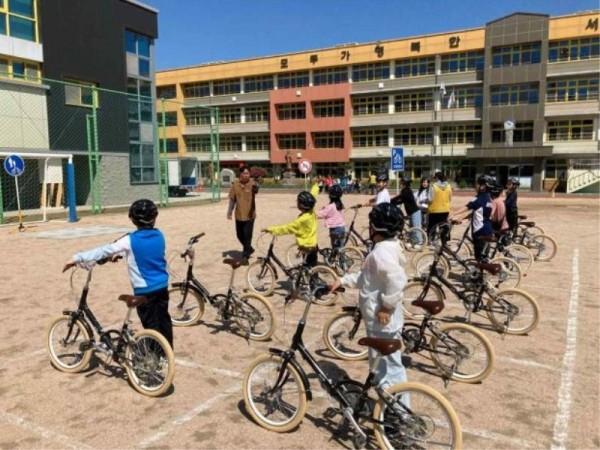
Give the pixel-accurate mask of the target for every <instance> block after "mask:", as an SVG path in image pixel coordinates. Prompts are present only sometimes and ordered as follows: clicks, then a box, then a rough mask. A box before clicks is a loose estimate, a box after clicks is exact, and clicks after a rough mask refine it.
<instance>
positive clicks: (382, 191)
mask: <svg viewBox="0 0 600 450" xmlns="http://www.w3.org/2000/svg"><path fill="white" fill-rule="evenodd" d="M375 181H376V185H375V186H376V188H377V195H375V197H373V198H372V199H371V200H369V201H368V202H367V203H365V205H364V206H373V205H379V204H380V203H389V202H390V193H389V192H388V190H387V185H388V182H389V181H390V176H389V175H388V173H387V170H386V171H385V172H379V173H378V174H377V178H376V180H375Z"/></svg>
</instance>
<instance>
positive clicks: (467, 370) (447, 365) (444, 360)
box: [429, 323, 494, 383]
mask: <svg viewBox="0 0 600 450" xmlns="http://www.w3.org/2000/svg"><path fill="white" fill-rule="evenodd" d="M436 328H437V331H438V332H439V334H435V333H434V334H433V336H432V338H431V341H430V344H429V351H430V353H431V358H432V360H433V362H434V363H435V365H436V366H438V368H439V369H441V371H442V372H443V373H444V375H446V376H447V377H448V378H450V379H451V380H455V381H462V382H465V383H477V382H479V381H481V380H483V379H484V378H486V377H487V376H488V375H489V374H490V372H491V371H492V368H493V367H494V349H493V347H492V343H491V342H490V341H489V339H488V338H487V337H485V335H484V334H483V333H482V332H481V331H479V330H478V329H476V328H474V327H472V326H471V325H467V324H464V323H444V324H441V325H439V326H437V327H436Z"/></svg>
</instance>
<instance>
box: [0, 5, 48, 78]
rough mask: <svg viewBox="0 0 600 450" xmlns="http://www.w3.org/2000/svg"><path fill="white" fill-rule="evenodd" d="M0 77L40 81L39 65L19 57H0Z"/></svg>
mask: <svg viewBox="0 0 600 450" xmlns="http://www.w3.org/2000/svg"><path fill="white" fill-rule="evenodd" d="M0 1H1V0H0ZM0 77H2V78H14V79H17V80H28V81H34V82H38V83H39V82H40V65H39V64H38V63H34V62H29V61H23V60H21V59H13V58H6V57H4V56H2V57H0Z"/></svg>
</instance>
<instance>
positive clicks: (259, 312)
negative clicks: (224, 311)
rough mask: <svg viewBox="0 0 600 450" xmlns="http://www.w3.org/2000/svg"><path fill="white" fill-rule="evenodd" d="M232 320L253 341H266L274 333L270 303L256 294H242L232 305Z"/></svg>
mask: <svg viewBox="0 0 600 450" xmlns="http://www.w3.org/2000/svg"><path fill="white" fill-rule="evenodd" d="M233 317H234V320H235V323H236V324H237V326H238V327H240V329H241V330H242V331H243V332H244V333H246V334H247V335H248V338H249V339H252V340H253V341H266V340H267V339H269V338H270V337H271V336H273V333H274V332H275V325H276V321H275V314H274V313H273V306H271V302H270V301H269V300H267V299H266V298H264V297H263V296H262V295H258V294H250V293H248V294H244V295H242V296H241V297H239V298H238V299H237V301H236V302H235V304H234V316H233Z"/></svg>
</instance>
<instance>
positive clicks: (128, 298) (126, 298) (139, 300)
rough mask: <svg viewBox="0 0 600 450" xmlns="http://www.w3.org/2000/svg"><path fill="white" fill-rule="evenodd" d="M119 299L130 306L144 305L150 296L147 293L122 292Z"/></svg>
mask: <svg viewBox="0 0 600 450" xmlns="http://www.w3.org/2000/svg"><path fill="white" fill-rule="evenodd" d="M119 300H121V301H122V302H125V303H127V307H128V308H133V307H135V306H139V305H143V304H144V303H148V302H149V300H148V297H146V296H145V295H131V294H121V295H119Z"/></svg>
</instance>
